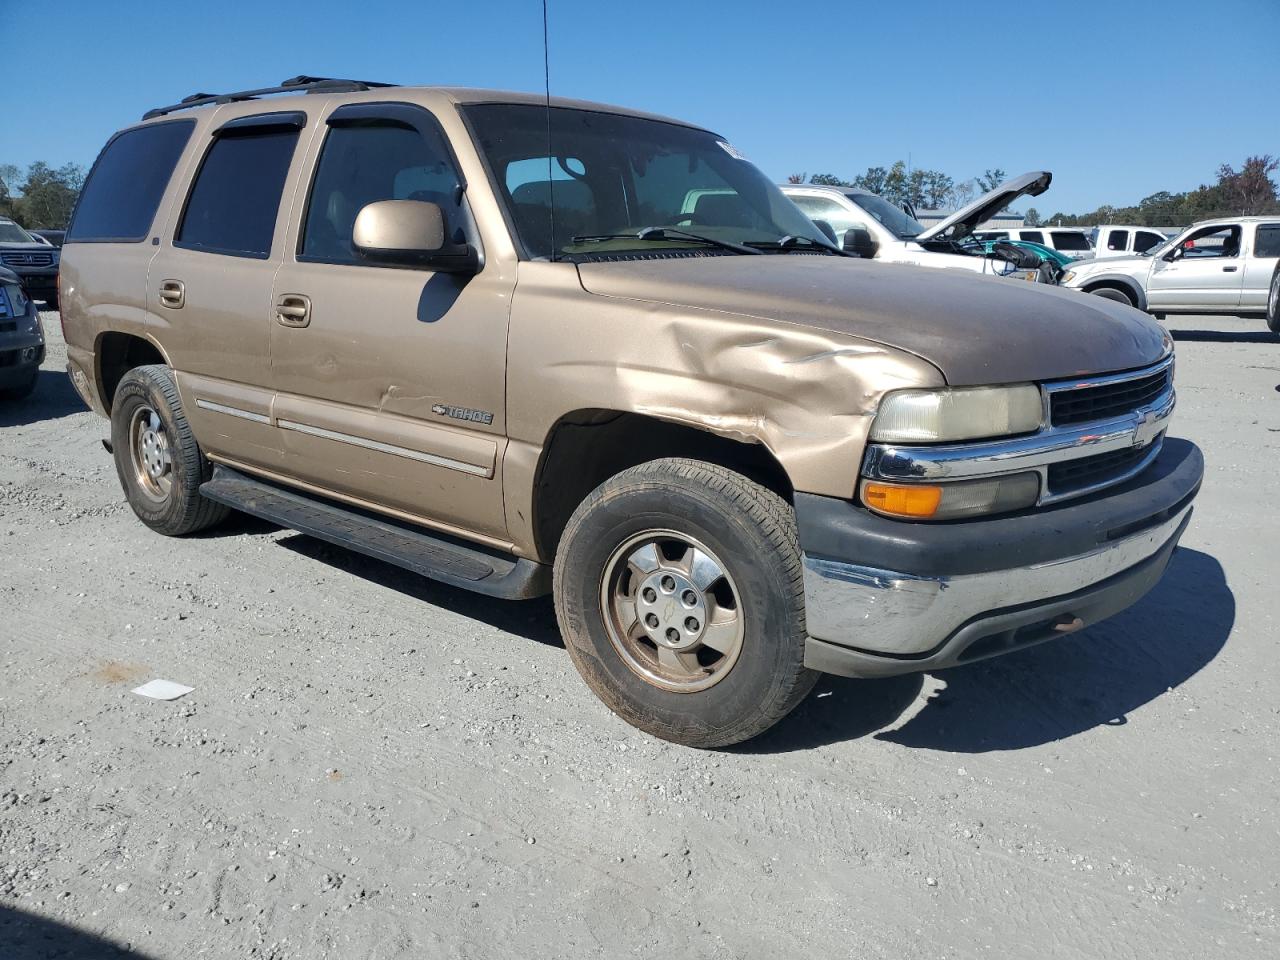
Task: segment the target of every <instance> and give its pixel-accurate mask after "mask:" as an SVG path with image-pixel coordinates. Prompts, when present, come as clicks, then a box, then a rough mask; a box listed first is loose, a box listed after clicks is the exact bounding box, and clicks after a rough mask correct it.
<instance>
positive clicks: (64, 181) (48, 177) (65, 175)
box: [17, 160, 84, 230]
mask: <svg viewBox="0 0 1280 960" xmlns="http://www.w3.org/2000/svg"><path fill="white" fill-rule="evenodd" d="M83 186H84V170H83V169H82V168H81V167H80V166H79V165H78V164H74V163H67V164H63V165H62V166H61V167H58V168H57V169H56V170H55V169H53V168H52V167H50V166H49V165H48V164H47V163H45V162H44V161H42V160H41V161H37V162H35V163H33V164H31V166H29V167H28V168H27V175H26V181H25V182H24V183H23V184H22V187H21V191H22V198H21V199H20V200H19V201H18V204H17V209H18V212H19V214H20V219H21V220H22V225H23V226H24V227H28V228H30V229H49V230H63V229H65V228H66V226H67V222H68V221H69V220H70V219H71V211H72V210H73V209H74V208H75V205H76V197H78V196H79V195H80V188H81V187H83Z"/></svg>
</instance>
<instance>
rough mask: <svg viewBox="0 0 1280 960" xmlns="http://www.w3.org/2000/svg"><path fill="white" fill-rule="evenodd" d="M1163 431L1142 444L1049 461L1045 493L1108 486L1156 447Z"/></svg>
mask: <svg viewBox="0 0 1280 960" xmlns="http://www.w3.org/2000/svg"><path fill="white" fill-rule="evenodd" d="M1163 443H1164V436H1163V434H1162V435H1161V436H1159V437H1157V438H1156V439H1155V440H1153V441H1151V442H1150V443H1148V444H1147V445H1146V446H1142V447H1129V448H1127V449H1124V450H1111V451H1108V452H1107V453H1096V454H1094V455H1093V456H1091V457H1081V458H1079V459H1078V460H1064V461H1062V462H1061V463H1052V464H1050V465H1049V468H1048V470H1047V477H1046V479H1047V481H1048V486H1049V495H1050V496H1051V497H1064V496H1072V495H1078V494H1081V493H1084V492H1086V491H1089V490H1095V489H1098V488H1100V487H1104V486H1111V485H1112V484H1113V483H1119V482H1120V481H1121V480H1126V479H1128V478H1129V477H1130V476H1132V475H1133V474H1134V473H1135V472H1136V471H1137V470H1138V469H1139V468H1140V467H1141V466H1142V465H1143V462H1144V461H1145V460H1146V459H1147V458H1148V457H1150V456H1152V455H1153V454H1155V453H1157V452H1158V451H1159V450H1160V447H1161V445H1162V444H1163Z"/></svg>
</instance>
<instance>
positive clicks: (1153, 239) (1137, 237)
mask: <svg viewBox="0 0 1280 960" xmlns="http://www.w3.org/2000/svg"><path fill="white" fill-rule="evenodd" d="M1164 241H1165V238H1164V237H1163V236H1161V235H1160V234H1158V233H1143V232H1142V231H1141V230H1139V231H1138V232H1137V233H1136V234H1134V237H1133V252H1134V253H1146V252H1147V251H1148V250H1150V249H1151V248H1152V247H1157V246H1159V245H1160V244H1162V243H1164Z"/></svg>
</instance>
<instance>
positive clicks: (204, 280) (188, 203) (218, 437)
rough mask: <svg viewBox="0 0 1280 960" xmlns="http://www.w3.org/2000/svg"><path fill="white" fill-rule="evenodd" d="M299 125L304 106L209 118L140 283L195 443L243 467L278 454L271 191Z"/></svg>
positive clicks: (277, 247) (278, 233) (277, 202)
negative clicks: (274, 421) (271, 365)
mask: <svg viewBox="0 0 1280 960" xmlns="http://www.w3.org/2000/svg"><path fill="white" fill-rule="evenodd" d="M306 124H307V116H306V114H305V113H304V112H302V111H287V112H271V113H262V114H254V115H246V116H239V117H235V118H233V119H231V120H228V121H226V122H223V123H221V124H219V123H218V122H217V117H215V122H214V123H213V125H212V126H211V127H210V134H209V135H208V137H207V143H206V144H203V145H201V146H202V149H201V150H200V151H199V153H198V154H197V156H196V158H195V159H194V161H193V163H192V165H191V167H192V169H193V170H194V173H193V174H192V175H191V177H190V184H189V186H188V187H187V189H186V191H185V194H184V197H183V199H182V200H181V201H180V202H179V203H178V204H176V205H175V209H174V212H173V214H172V215H171V221H172V223H171V227H170V229H169V230H168V231H166V234H165V235H164V236H163V237H162V238H161V242H160V244H159V249H158V251H157V253H156V257H155V259H154V260H152V262H151V268H150V273H149V276H148V282H147V299H148V308H149V313H150V316H151V318H153V321H154V322H155V323H156V324H157V325H158V326H162V327H163V328H164V329H163V331H162V332H161V333H160V339H161V341H162V342H163V343H165V344H166V346H167V347H168V348H169V350H170V354H171V360H172V361H173V364H174V367H175V369H176V372H177V380H178V387H179V390H180V391H181V393H182V400H183V408H184V410H185V411H186V414H187V417H188V419H189V420H190V421H191V423H192V426H193V427H194V429H195V432H196V435H197V436H198V437H199V438H200V444H201V446H202V447H203V448H204V449H205V450H206V451H207V452H208V453H210V454H212V455H214V456H215V457H223V458H226V459H230V460H233V461H235V462H237V463H244V464H247V465H250V466H258V467H267V468H275V467H278V466H279V463H280V455H279V444H278V442H277V441H276V440H275V437H274V431H273V430H272V428H271V426H270V419H271V375H270V368H269V358H270V346H271V340H270V337H271V285H272V282H273V281H274V279H275V272H276V270H277V269H278V268H279V266H280V259H281V247H282V245H283V236H284V229H285V228H284V224H283V219H284V218H282V217H280V216H279V215H278V214H279V211H280V209H281V206H282V203H281V198H282V196H285V195H287V193H286V187H287V184H288V183H289V182H290V177H291V174H293V173H294V172H295V165H296V164H297V162H298V155H299V153H300V151H299V150H298V149H297V147H298V143H299V140H300V137H301V134H302V132H303V130H304V129H305V127H306Z"/></svg>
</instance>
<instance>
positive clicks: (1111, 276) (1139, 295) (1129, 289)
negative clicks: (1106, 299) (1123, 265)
mask: <svg viewBox="0 0 1280 960" xmlns="http://www.w3.org/2000/svg"><path fill="white" fill-rule="evenodd" d="M1103 287H1107V288H1110V289H1112V290H1121V291H1123V292H1124V293H1126V294H1128V296H1129V297H1130V298H1131V299H1132V300H1133V304H1134V306H1135V307H1137V308H1138V309H1139V310H1146V309H1147V292H1146V291H1145V290H1143V289H1142V284H1140V283H1138V281H1137V280H1134V279H1133V277H1129V276H1125V275H1124V274H1122V273H1104V274H1102V276H1099V277H1091V278H1090V279H1089V280H1088V281H1087V282H1086V283H1084V284H1082V285H1081V287H1080V289H1081V290H1083V291H1084V292H1085V293H1093V292H1094V291H1095V290H1098V289H1100V288H1103Z"/></svg>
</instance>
